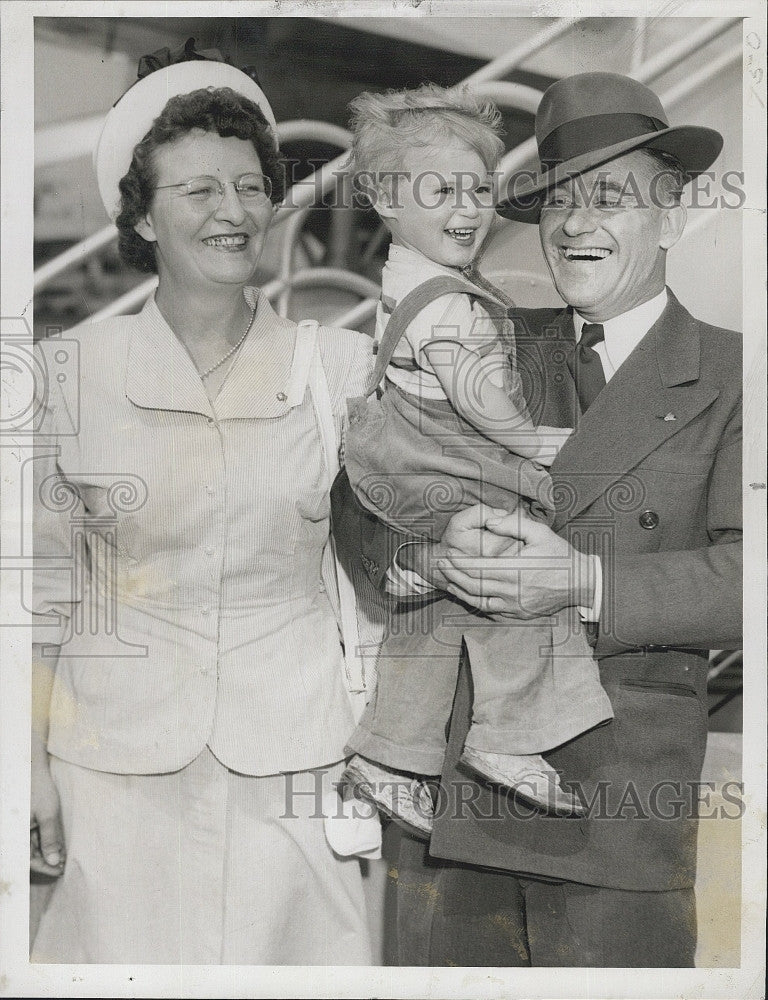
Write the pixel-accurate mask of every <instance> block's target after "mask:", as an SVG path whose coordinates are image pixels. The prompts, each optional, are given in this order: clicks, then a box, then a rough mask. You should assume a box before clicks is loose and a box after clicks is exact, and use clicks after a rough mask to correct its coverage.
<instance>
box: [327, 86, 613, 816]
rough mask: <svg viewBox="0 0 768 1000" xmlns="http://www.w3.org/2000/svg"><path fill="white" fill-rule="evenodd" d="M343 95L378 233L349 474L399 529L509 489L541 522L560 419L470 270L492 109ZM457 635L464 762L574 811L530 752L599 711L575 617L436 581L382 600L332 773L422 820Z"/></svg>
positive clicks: (465, 102) (438, 754) (505, 502)
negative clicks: (506, 610)
mask: <svg viewBox="0 0 768 1000" xmlns="http://www.w3.org/2000/svg"><path fill="white" fill-rule="evenodd" d="M351 108H352V110H353V112H354V119H353V133H354V141H353V147H352V151H353V159H354V167H355V171H356V177H357V180H358V184H361V185H364V186H365V188H366V189H367V190H368V191H369V193H370V194H369V196H370V197H371V198H372V200H373V201H374V208H375V209H376V212H377V213H378V215H379V216H380V218H381V219H382V221H383V222H384V224H385V225H386V227H387V229H388V230H389V232H390V234H391V238H392V243H391V246H390V250H389V257H388V260H387V263H386V264H385V266H384V270H383V273H382V294H381V301H380V303H379V307H378V314H377V320H376V340H377V343H378V355H377V364H376V371H375V372H374V376H373V379H372V382H371V384H370V386H369V391H368V398H367V400H356V401H352V402H351V404H350V425H349V429H348V433H347V440H346V446H345V464H346V468H347V472H348V475H349V479H350V483H351V484H352V487H353V489H354V491H355V493H356V495H357V496H358V498H359V500H360V501H361V503H362V504H363V505H364V506H365V507H366V508H367V509H369V510H370V511H372V512H373V513H374V514H375V515H376V516H377V517H378V518H379V519H380V520H383V521H384V522H386V523H387V524H389V525H390V526H391V527H393V528H395V529H397V530H398V531H400V532H403V533H405V534H407V535H409V536H411V537H413V538H414V539H425V538H435V539H439V538H441V537H442V536H443V533H444V531H445V527H446V524H447V522H448V521H449V519H450V517H451V516H452V515H453V514H454V513H455V512H456V511H458V510H461V509H464V508H466V507H468V506H470V505H473V504H476V503H479V502H482V503H485V504H487V505H488V506H489V508H493V509H494V511H495V514H496V515H497V516H498V515H500V514H503V513H505V512H511V511H513V510H515V509H516V508H517V507H518V505H519V504H523V505H524V506H525V510H526V512H527V513H528V514H530V515H531V516H534V517H540V518H542V519H545V520H547V521H549V520H551V514H552V507H551V501H550V498H549V487H550V485H551V481H550V479H549V476H548V474H547V472H546V470H545V468H544V464H550V463H551V461H552V459H553V457H554V455H555V454H556V453H557V450H558V449H559V447H560V446H561V445H562V444H563V443H564V441H565V440H566V438H567V437H568V435H569V433H570V431H569V430H567V429H566V430H564V429H562V428H552V427H538V428H537V427H534V426H533V424H532V422H531V420H530V418H529V416H528V413H527V409H526V405H525V400H524V399H523V396H522V393H521V389H520V384H519V378H517V377H516V374H515V371H514V340H513V331H512V324H511V321H510V320H509V319H508V318H507V315H506V313H507V306H508V305H509V304H510V303H509V302H508V301H506V302H505V301H504V300H503V298H502V297H500V296H501V294H502V293H500V292H499V291H498V290H497V289H494V290H493V291H489V290H488V289H489V288H491V289H492V288H493V286H490V285H489V284H488V283H487V282H485V281H484V279H480V280H481V281H482V282H483V287H480V286H479V285H478V284H475V283H473V282H472V281H471V280H470V278H469V275H470V274H471V271H470V270H469V269H470V267H471V265H472V263H473V261H474V259H475V257H476V256H477V253H478V251H479V249H480V247H481V246H482V244H483V241H484V239H485V237H486V236H487V234H488V231H489V229H490V226H491V223H492V221H493V219H494V196H493V194H494V192H493V183H492V181H493V172H494V170H495V169H496V166H497V163H498V160H499V157H500V155H501V153H502V151H503V148H504V147H503V144H502V142H501V140H500V138H499V134H498V133H499V130H500V120H501V119H500V115H499V113H498V111H497V110H496V108H495V107H494V106H493V105H492V104H489V103H485V102H481V101H479V100H477V99H476V98H474V97H473V96H472V95H471V93H469V92H468V91H466V90H464V91H459V92H457V91H449V90H444V89H442V88H439V87H436V86H433V85H426V86H424V87H421V88H419V89H417V90H413V91H403V92H390V93H387V94H372V93H366V94H362V95H361V96H360V97H358V98H357V99H356V100H355V101H353V102H352V104H351ZM478 277H479V276H478ZM382 381H383V386H382V387H381V388H382V390H383V391H382V392H381V394H380V398H376V396H374V395H373V393H374V391H375V390H376V389H377V388H379V385H380V383H381V382H382ZM494 511H489V515H490V516H493V512H494ZM502 544H503V545H507V546H508V545H509V539H504V540H503V541H502V540H500V542H499V546H500V548H501V545H502ZM486 554H491V555H493V554H496V553H486ZM570 611H574V609H570ZM462 645H464V646H465V647H466V650H467V653H468V656H469V662H470V666H471V672H472V680H473V688H474V699H473V721H472V726H471V728H470V731H469V734H468V736H467V740H466V744H465V747H464V752H463V756H462V761H463V762H464V763H465V764H466V765H468V766H469V767H470V768H471V769H472V770H473V771H475V772H476V773H477V774H479V775H480V776H481V777H483V778H485V779H486V780H489V781H491V782H493V783H496V784H499V785H501V786H504V787H507V788H510V789H514V790H515V791H516V792H517V794H519V795H521V796H523V797H524V798H526V799H527V800H528V801H530V802H533V803H534V804H535V805H536V806H538V807H541V808H544V809H548V810H550V811H552V812H556V813H571V812H578V811H579V808H580V806H579V802H578V800H577V799H576V798H575V796H573V795H571V794H570V793H568V792H566V791H565V790H564V789H563V788H562V787H561V786H560V783H559V779H558V775H557V772H556V771H555V770H554V769H553V768H552V767H551V766H550V765H549V764H548V763H547V762H546V760H545V759H544V758H543V757H542V756H541V754H542V753H543V752H545V751H547V750H551V749H553V748H554V747H556V746H558V745H560V744H562V743H564V742H565V741H566V740H569V739H572V738H573V737H574V736H576V735H578V734H579V733H582V732H584V731H585V730H587V729H590V728H592V727H593V726H595V725H598V724H599V723H601V722H604V721H606V720H607V719H609V718H611V717H612V714H613V713H612V710H611V705H610V702H609V700H608V697H607V695H606V694H605V692H604V691H603V689H602V687H601V686H600V682H599V676H598V671H597V666H596V664H595V662H594V660H593V658H592V656H591V652H590V649H589V645H588V643H587V641H586V638H585V637H584V635H583V631H582V628H581V624H580V622H579V620H578V615H573V616H571V615H570V614H566V613H565V612H563V613H561V615H559V616H557V617H553V618H549V617H548V618H542V619H535V620H533V621H514V620H512V619H506V620H505V621H504V622H503V623H502V624H497V623H495V622H491V621H490V620H489V619H488V618H485V617H483V616H481V615H479V614H478V613H477V612H474V611H472V610H469V609H467V608H466V606H465V605H463V604H461V603H460V602H458V601H457V600H454V599H452V598H451V597H449V596H447V595H445V594H439V593H436V592H432V593H431V594H429V595H427V597H426V598H425V599H424V600H421V601H419V602H415V603H414V602H409V603H408V604H401V605H400V606H399V608H398V610H397V611H396V612H394V613H393V615H392V618H391V620H390V623H389V629H388V634H387V636H386V638H385V640H384V642H383V645H382V648H381V651H380V655H379V665H378V682H377V688H376V692H375V695H374V697H373V699H372V700H371V702H370V703H369V705H368V707H367V709H366V712H365V714H364V716H363V718H362V720H361V722H360V725H359V726H358V728H357V729H356V731H355V733H354V734H353V736H352V738H351V739H350V740H349V744H348V747H347V751H348V752H349V753H353V754H354V756H353V757H352V758H351V760H350V761H349V764H348V766H347V770H346V772H345V780H346V782H347V785H348V786H351V787H352V789H354V788H355V787H356V788H357V790H358V791H359V792H360V793H362V794H364V795H365V796H366V797H368V798H373V799H374V800H375V801H376V803H377V805H378V806H379V807H380V808H382V809H383V810H384V811H385V812H387V813H389V814H390V815H392V816H393V817H394V818H395V819H398V820H399V821H401V822H403V823H404V824H406V825H409V826H410V827H411V828H415V829H417V830H419V831H421V832H422V833H427V832H428V831H429V829H430V828H431V815H430V807H431V799H430V798H429V796H428V795H425V790H426V789H425V786H424V784H423V781H424V780H425V779H426V778H427V777H428V776H432V775H437V774H439V772H440V769H441V766H442V759H443V754H444V751H445V730H446V724H447V721H448V719H449V717H450V713H451V705H452V701H453V695H454V691H455V687H456V679H457V673H458V667H459V661H460V654H461V649H462Z"/></svg>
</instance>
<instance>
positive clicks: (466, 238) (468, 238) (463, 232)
mask: <svg viewBox="0 0 768 1000" xmlns="http://www.w3.org/2000/svg"><path fill="white" fill-rule="evenodd" d="M446 233H448V235H449V236H450V237H452V239H454V240H456V242H457V243H471V242H472V238H473V236H474V235H475V231H474V229H446Z"/></svg>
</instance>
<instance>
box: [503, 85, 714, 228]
mask: <svg viewBox="0 0 768 1000" xmlns="http://www.w3.org/2000/svg"><path fill="white" fill-rule="evenodd" d="M536 143H537V145H538V148H539V160H540V161H541V171H540V173H539V174H538V176H536V177H531V175H530V173H525V172H522V173H518V174H515V175H513V177H512V178H510V181H509V184H508V185H507V190H506V192H505V194H506V197H503V198H502V200H501V201H500V203H499V205H498V206H497V208H496V211H497V212H498V213H499V215H503V216H504V217H505V218H507V219H515V220H516V221H518V222H538V220H539V212H540V209H541V203H542V201H543V198H544V195H545V194H546V193H547V191H549V190H550V189H551V188H553V187H555V186H556V185H558V184H560V183H561V182H562V181H564V180H567V178H569V177H574V176H576V175H578V174H583V173H585V172H586V171H587V170H593V169H594V168H595V167H599V166H601V165H602V164H604V163H608V162H609V161H610V160H615V159H616V158H617V157H618V156H623V155H624V153H629V152H631V151H632V150H634V149H653V150H657V151H659V152H664V153H670V154H671V155H672V156H674V157H675V158H676V159H677V160H679V162H680V165H681V166H682V168H683V170H684V171H685V173H686V175H687V180H690V179H691V178H692V177H696V175H697V174H700V173H702V171H704V170H706V169H707V167H709V166H710V165H711V164H712V163H713V162H714V161H715V160H716V159H717V157H718V155H719V153H720V150H721V149H722V147H723V137H722V136H721V135H720V133H719V132H716V131H715V130H714V129H711V128H704V127H703V126H701V125H674V126H670V124H669V121H668V119H667V116H666V113H665V111H664V108H663V107H662V105H661V101H660V100H659V98H658V97H657V96H656V94H654V92H653V91H652V90H650V89H649V88H648V87H646V86H645V85H644V84H642V83H639V82H638V81H637V80H633V79H632V78H631V77H629V76H622V75H620V74H618V73H578V74H577V75H575V76H568V77H565V78H564V79H563V80H557V81H556V82H555V83H553V84H552V85H551V86H550V87H548V88H547V90H546V91H545V92H544V95H543V96H542V98H541V104H540V105H539V109H538V111H537V112H536Z"/></svg>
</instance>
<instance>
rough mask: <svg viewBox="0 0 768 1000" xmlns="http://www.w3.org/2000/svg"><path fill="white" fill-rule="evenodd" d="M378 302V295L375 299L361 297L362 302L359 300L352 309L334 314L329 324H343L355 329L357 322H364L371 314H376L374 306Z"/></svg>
mask: <svg viewBox="0 0 768 1000" xmlns="http://www.w3.org/2000/svg"><path fill="white" fill-rule="evenodd" d="M378 304H379V300H378V297H377V298H375V299H363V301H362V302H359V303H358V304H357V305H356V306H354V307H353V308H352V309H348V310H347V312H345V313H342V314H341V316H336V317H335V318H334V319H333V321H332V322H331V323H330V325H331V326H343V327H347V328H348V329H351V330H356V329H357V324H358V323H365V322H366V321H367V320H369V319H371V317H372V316H375V315H376V306H377V305H378Z"/></svg>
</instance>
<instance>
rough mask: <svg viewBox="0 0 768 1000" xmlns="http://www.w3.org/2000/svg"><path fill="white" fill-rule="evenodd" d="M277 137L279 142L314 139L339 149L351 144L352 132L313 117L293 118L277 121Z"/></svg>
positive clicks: (347, 147) (346, 147)
mask: <svg viewBox="0 0 768 1000" xmlns="http://www.w3.org/2000/svg"><path fill="white" fill-rule="evenodd" d="M277 137H278V139H279V140H280V142H300V141H302V140H305V139H314V140H315V141H317V142H327V143H330V145H332V146H338V147H339V148H340V149H349V147H350V146H351V145H352V133H351V132H350V131H349V129H346V128H342V127H341V126H340V125H333V124H331V122H323V121H318V120H316V119H313V118H293V119H291V120H290V121H287V122H279V123H278V126H277Z"/></svg>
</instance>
